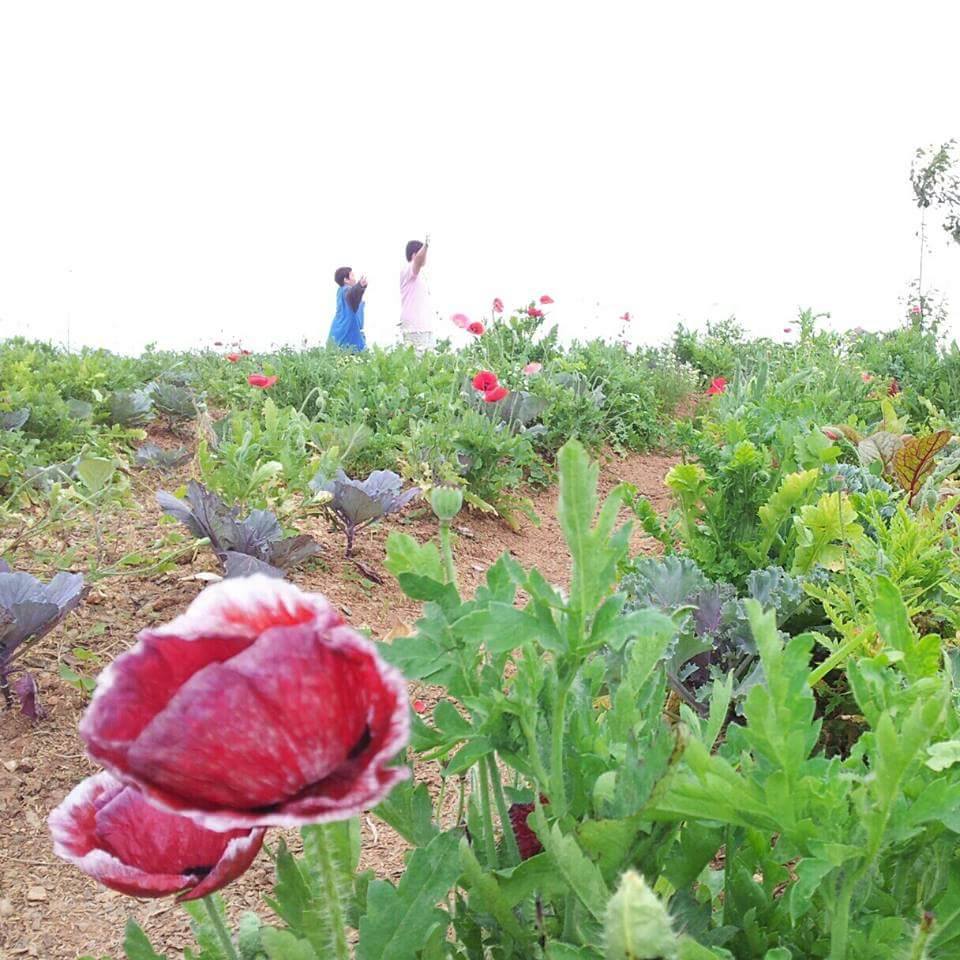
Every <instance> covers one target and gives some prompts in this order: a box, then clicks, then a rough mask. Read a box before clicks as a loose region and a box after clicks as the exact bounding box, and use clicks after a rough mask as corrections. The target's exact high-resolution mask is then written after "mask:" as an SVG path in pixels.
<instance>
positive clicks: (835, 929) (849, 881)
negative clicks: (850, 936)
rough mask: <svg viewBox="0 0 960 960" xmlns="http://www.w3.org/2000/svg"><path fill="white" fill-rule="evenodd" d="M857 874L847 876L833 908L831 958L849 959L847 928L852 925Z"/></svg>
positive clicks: (836, 959) (835, 959)
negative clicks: (851, 907) (854, 887)
mask: <svg viewBox="0 0 960 960" xmlns="http://www.w3.org/2000/svg"><path fill="white" fill-rule="evenodd" d="M856 879H857V878H856V875H851V876H847V877H846V878H845V879H844V881H843V886H841V888H840V893H839V894H838V895H837V901H836V905H835V906H834V908H833V921H832V922H831V924H830V957H829V960H847V930H848V929H849V926H850V901H851V899H852V897H853V886H854V884H855V883H856Z"/></svg>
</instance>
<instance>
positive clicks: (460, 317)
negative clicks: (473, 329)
mask: <svg viewBox="0 0 960 960" xmlns="http://www.w3.org/2000/svg"><path fill="white" fill-rule="evenodd" d="M450 320H451V322H452V323H453V325H454V326H455V327H459V328H460V329H461V330H466V329H467V328H468V327H469V326H470V318H469V317H468V316H467V315H466V314H465V313H455V314H453V315H452V316H451V317H450Z"/></svg>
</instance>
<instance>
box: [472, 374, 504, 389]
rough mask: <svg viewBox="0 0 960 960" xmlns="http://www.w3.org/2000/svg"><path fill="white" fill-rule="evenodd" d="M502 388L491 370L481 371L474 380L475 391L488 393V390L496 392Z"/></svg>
mask: <svg viewBox="0 0 960 960" xmlns="http://www.w3.org/2000/svg"><path fill="white" fill-rule="evenodd" d="M499 386H500V381H499V380H498V379H497V375H496V374H495V373H493V372H492V371H490V370H481V371H479V372H478V373H477V375H476V376H475V377H474V378H473V389H474V390H479V391H480V392H481V393H486V392H487V391H488V390H496V388H497V387H499Z"/></svg>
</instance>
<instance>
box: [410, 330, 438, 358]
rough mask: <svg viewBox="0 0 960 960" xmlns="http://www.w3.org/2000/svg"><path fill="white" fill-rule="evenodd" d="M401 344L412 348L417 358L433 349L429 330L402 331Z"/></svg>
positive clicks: (431, 335)
mask: <svg viewBox="0 0 960 960" xmlns="http://www.w3.org/2000/svg"><path fill="white" fill-rule="evenodd" d="M403 342H404V343H405V344H407V345H408V346H411V347H413V349H414V350H415V351H416V354H417V356H418V357H420V356H423V354H424V353H426V351H427V350H432V349H433V343H434V341H433V334H432V333H431V332H430V331H429V330H404V331H403Z"/></svg>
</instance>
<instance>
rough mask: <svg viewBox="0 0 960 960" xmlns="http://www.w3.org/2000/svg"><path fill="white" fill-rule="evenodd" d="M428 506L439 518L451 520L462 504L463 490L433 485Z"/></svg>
mask: <svg viewBox="0 0 960 960" xmlns="http://www.w3.org/2000/svg"><path fill="white" fill-rule="evenodd" d="M430 506H431V507H433V512H434V513H435V514H436V515H437V518H438V519H439V520H452V519H453V518H454V517H455V516H456V515H457V514H458V513H459V512H460V508H461V507H462V506H463V491H462V490H461V489H460V488H459V487H434V488H433V490H431V491H430Z"/></svg>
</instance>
